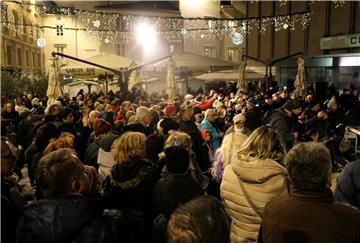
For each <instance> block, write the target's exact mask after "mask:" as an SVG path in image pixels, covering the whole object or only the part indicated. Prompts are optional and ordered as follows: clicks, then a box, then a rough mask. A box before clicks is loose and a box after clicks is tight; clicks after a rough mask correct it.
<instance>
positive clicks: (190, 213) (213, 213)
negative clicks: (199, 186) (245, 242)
mask: <svg viewBox="0 0 360 243" xmlns="http://www.w3.org/2000/svg"><path fill="white" fill-rule="evenodd" d="M229 231H230V222H229V218H228V216H227V215H226V213H225V210H224V208H223V206H222V205H221V203H220V202H219V201H218V200H217V199H216V198H215V197H212V196H202V197H198V198H195V199H193V200H191V201H189V202H187V203H185V204H184V205H181V206H179V207H178V208H177V209H176V211H175V212H174V213H173V214H172V215H171V217H170V220H169V224H168V227H167V234H166V238H167V242H173V243H180V242H181V243H201V242H206V243H218V242H223V243H228V242H230V239H229Z"/></svg>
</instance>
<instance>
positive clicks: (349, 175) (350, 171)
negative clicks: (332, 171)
mask: <svg viewBox="0 0 360 243" xmlns="http://www.w3.org/2000/svg"><path fill="white" fill-rule="evenodd" d="M358 188H360V160H355V161H353V162H351V163H350V164H348V165H346V166H345V168H344V169H343V170H342V171H341V173H340V174H339V175H338V176H337V178H336V189H335V192H334V198H335V201H337V202H342V203H348V204H350V205H352V206H354V207H356V208H358V209H360V191H359V190H358Z"/></svg>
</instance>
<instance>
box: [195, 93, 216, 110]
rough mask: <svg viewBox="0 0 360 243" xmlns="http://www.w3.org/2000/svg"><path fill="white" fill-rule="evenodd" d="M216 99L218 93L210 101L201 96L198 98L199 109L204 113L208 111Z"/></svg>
mask: <svg viewBox="0 0 360 243" xmlns="http://www.w3.org/2000/svg"><path fill="white" fill-rule="evenodd" d="M216 97H217V93H214V94H213V96H212V97H211V98H210V99H208V100H206V99H205V97H204V96H199V97H197V98H196V101H197V104H196V107H199V108H200V110H202V111H206V110H207V109H209V108H211V107H212V105H213V103H214V101H215V99H216Z"/></svg>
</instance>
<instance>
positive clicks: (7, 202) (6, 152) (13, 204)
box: [0, 137, 26, 243]
mask: <svg viewBox="0 0 360 243" xmlns="http://www.w3.org/2000/svg"><path fill="white" fill-rule="evenodd" d="M17 161H18V154H17V151H16V148H15V146H14V145H13V144H12V143H11V142H10V141H9V140H8V139H7V138H5V137H1V167H0V171H1V222H2V223H1V242H9V243H12V242H15V236H16V225H17V223H18V221H19V220H20V217H21V215H22V213H23V209H24V206H25V204H26V201H25V199H24V198H23V197H22V196H21V194H20V191H19V188H18V185H17V184H16V183H15V182H14V180H13V179H12V178H11V177H12V176H13V169H14V167H15V165H16V162H17Z"/></svg>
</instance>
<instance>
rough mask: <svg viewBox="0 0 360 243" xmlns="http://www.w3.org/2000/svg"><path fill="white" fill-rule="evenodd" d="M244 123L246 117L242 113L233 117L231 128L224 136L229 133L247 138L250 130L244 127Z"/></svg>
mask: <svg viewBox="0 0 360 243" xmlns="http://www.w3.org/2000/svg"><path fill="white" fill-rule="evenodd" d="M245 121H246V117H245V115H244V114H243V113H240V114H237V115H236V116H234V117H233V123H234V125H233V126H231V127H230V128H229V129H228V130H227V131H226V133H225V136H227V135H229V134H230V133H233V132H235V133H241V134H244V135H247V136H249V135H250V133H251V132H250V130H249V129H247V128H246V127H245Z"/></svg>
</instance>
